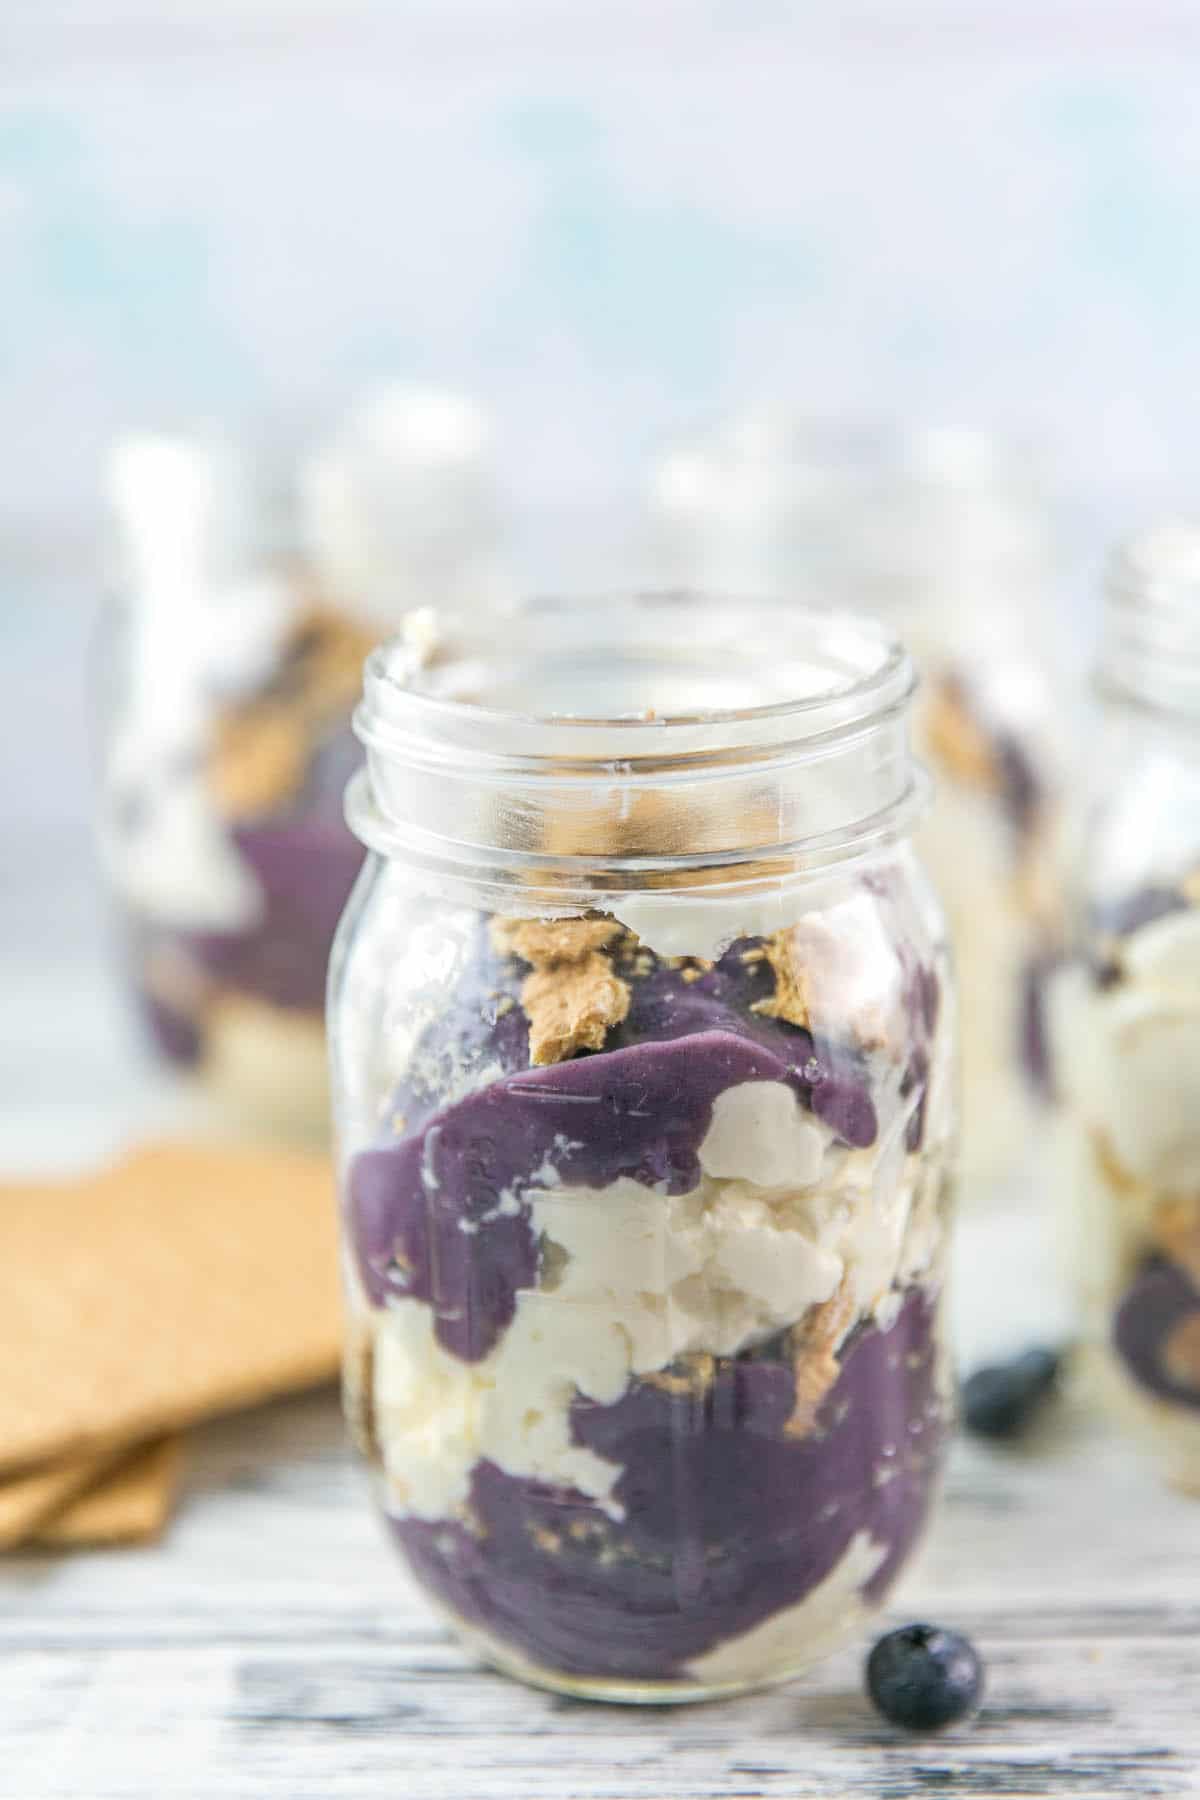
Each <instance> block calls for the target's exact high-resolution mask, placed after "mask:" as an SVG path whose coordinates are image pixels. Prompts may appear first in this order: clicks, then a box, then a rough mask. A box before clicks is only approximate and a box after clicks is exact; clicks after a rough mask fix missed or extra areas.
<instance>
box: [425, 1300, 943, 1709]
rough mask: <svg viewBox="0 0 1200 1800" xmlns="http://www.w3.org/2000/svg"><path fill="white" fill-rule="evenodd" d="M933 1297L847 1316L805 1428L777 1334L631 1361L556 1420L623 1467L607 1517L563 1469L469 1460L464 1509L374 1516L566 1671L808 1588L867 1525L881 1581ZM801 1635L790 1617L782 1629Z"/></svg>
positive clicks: (656, 1660)
mask: <svg viewBox="0 0 1200 1800" xmlns="http://www.w3.org/2000/svg"><path fill="white" fill-rule="evenodd" d="M935 1335H936V1326H935V1319H934V1315H933V1311H932V1309H931V1306H930V1304H929V1302H928V1301H927V1300H926V1298H925V1297H924V1296H923V1295H922V1294H921V1293H920V1292H919V1291H917V1290H913V1291H912V1292H910V1293H909V1295H908V1296H907V1297H906V1299H905V1301H904V1303H903V1305H902V1307H901V1310H900V1313H899V1315H898V1317H897V1318H896V1320H895V1321H894V1323H893V1324H892V1325H891V1326H890V1328H889V1329H888V1330H886V1331H883V1330H880V1329H879V1328H877V1327H875V1326H865V1327H863V1328H862V1329H860V1330H859V1331H858V1332H857V1333H856V1334H855V1335H854V1336H853V1337H852V1339H851V1340H850V1341H849V1342H848V1344H847V1345H846V1347H845V1349H844V1351H843V1353H842V1358H841V1370H840V1373H839V1375H838V1378H837V1380H836V1382H835V1383H834V1386H833V1387H832V1388H831V1390H830V1392H829V1393H828V1395H827V1396H826V1398H825V1401H824V1403H823V1405H822V1407H821V1409H820V1412H819V1414H818V1417H817V1421H816V1424H815V1427H814V1428H813V1429H812V1430H811V1431H810V1432H809V1433H808V1434H807V1435H805V1436H803V1437H794V1436H789V1435H788V1433H787V1430H786V1425H787V1421H788V1418H789V1416H790V1414H791V1411H792V1407H793V1403H794V1400H795V1378H794V1375H793V1372H792V1369H791V1366H790V1364H789V1362H788V1361H787V1360H786V1358H785V1355H784V1345H783V1343H782V1341H781V1340H776V1341H775V1342H774V1343H773V1344H771V1345H767V1346H764V1347H762V1348H761V1349H759V1350H756V1351H754V1352H751V1353H745V1354H743V1355H741V1356H738V1357H732V1358H721V1359H719V1360H718V1361H717V1362H716V1365H715V1370H714V1375H713V1380H712V1383H711V1386H710V1387H707V1388H706V1389H704V1390H703V1391H700V1392H696V1393H684V1394H679V1393H669V1392H666V1391H664V1390H663V1388H662V1387H661V1386H658V1385H655V1384H654V1383H653V1382H650V1381H645V1380H640V1381H639V1380H634V1381H633V1382H631V1383H630V1386H629V1388H628V1389H627V1390H626V1393H625V1394H624V1395H623V1396H622V1398H621V1399H620V1400H619V1401H617V1402H616V1404H615V1405H612V1406H601V1405H597V1404H595V1403H594V1402H590V1401H584V1400H580V1401H577V1402H576V1405H575V1407H574V1409H573V1411H572V1416H571V1428H572V1434H573V1436H574V1438H575V1440H576V1442H577V1443H580V1444H585V1445H587V1446H588V1447H589V1448H591V1449H593V1450H595V1451H597V1452H598V1453H599V1454H600V1455H601V1456H604V1457H606V1458H608V1459H610V1460H611V1461H613V1462H614V1463H617V1464H619V1465H620V1466H621V1468H622V1471H623V1472H622V1474H621V1476H620V1479H619V1480H618V1482H617V1484H616V1488H615V1494H614V1497H615V1499H616V1500H617V1501H618V1503H619V1504H620V1505H621V1506H622V1508H623V1509H624V1517H623V1518H621V1519H620V1520H615V1519H613V1518H611V1517H610V1516H609V1515H608V1514H607V1513H605V1512H604V1511H602V1510H601V1509H600V1508H599V1507H598V1506H596V1504H595V1503H594V1502H593V1501H591V1500H589V1499H588V1498H587V1497H586V1496H584V1495H582V1494H580V1493H578V1492H576V1491H575V1490H573V1489H570V1488H556V1487H549V1486H546V1485H545V1484H543V1483H539V1482H535V1481H529V1480H519V1479H516V1478H514V1477H512V1476H510V1475H507V1474H505V1473H504V1472H503V1470H501V1469H499V1468H498V1467H496V1465H495V1464H494V1463H490V1462H480V1463H478V1464H477V1465H476V1468H475V1472H474V1475H473V1478H472V1483H471V1494H470V1503H469V1515H470V1519H471V1524H470V1527H469V1528H468V1526H466V1525H463V1524H460V1523H456V1522H448V1521H447V1522H436V1523H432V1522H429V1521H424V1520H416V1519H398V1518H393V1519H391V1520H390V1526H391V1529H392V1531H393V1533H394V1534H395V1537H396V1539H397V1541H398V1542H399V1543H400V1545H401V1546H402V1548H403V1549H404V1551H405V1553H406V1554H407V1556H408V1559H409V1561H410V1563H411V1565H412V1567H413V1569H414V1571H415V1573H416V1575H417V1576H418V1578H419V1579H420V1580H421V1582H422V1583H423V1584H424V1585H425V1587H426V1588H427V1589H428V1590H429V1592H430V1593H431V1594H432V1595H434V1596H435V1598H436V1599H437V1600H439V1601H440V1602H441V1603H442V1604H443V1605H444V1606H446V1607H448V1608H450V1609H451V1610H452V1611H453V1612H454V1613H456V1614H457V1615H458V1616H459V1617H460V1618H462V1619H463V1620H464V1621H466V1622H467V1623H468V1624H470V1625H474V1626H477V1627H479V1628H480V1629H482V1630H484V1631H486V1632H487V1633H489V1634H490V1635H491V1636H492V1637H493V1638H495V1639H496V1640H497V1641H498V1642H499V1643H500V1644H502V1645H506V1646H509V1647H511V1649H512V1650H514V1651H515V1652H517V1653H518V1654H519V1655H520V1656H522V1657H523V1658H525V1659H527V1660H529V1661H530V1662H532V1663H534V1664H536V1665H540V1666H543V1667H545V1668H548V1669H552V1670H557V1671H561V1672H562V1673H564V1674H568V1675H576V1676H581V1677H584V1676H586V1677H592V1678H605V1677H608V1678H617V1679H622V1678H623V1679H634V1680H646V1681H670V1680H672V1679H681V1678H685V1677H686V1675H687V1673H688V1670H687V1665H688V1663H689V1662H690V1661H691V1660H692V1659H694V1658H696V1657H699V1656H702V1655H703V1654H704V1652H705V1651H707V1650H711V1649H713V1648H714V1647H716V1646H717V1645H720V1644H722V1643H724V1642H726V1641H727V1640H729V1639H731V1638H735V1637H737V1636H739V1635H740V1634H742V1633H743V1632H747V1631H750V1630H752V1629H753V1628H754V1627H755V1626H756V1625H760V1624H762V1623H763V1621H764V1620H766V1619H769V1618H771V1617H772V1615H774V1614H775V1613H778V1612H780V1611H781V1610H782V1609H784V1608H786V1607H790V1606H794V1605H796V1604H797V1603H798V1602H800V1601H802V1600H804V1599H805V1598H806V1596H808V1595H809V1594H811V1593H812V1592H813V1590H814V1589H815V1588H817V1587H818V1586H819V1585H820V1584H821V1582H823V1581H824V1580H825V1579H826V1578H827V1577H828V1576H829V1575H831V1574H832V1573H833V1571H834V1570H835V1569H836V1568H837V1566H838V1564H839V1562H840V1561H841V1559H842V1557H843V1556H844V1555H845V1553H846V1550H847V1548H848V1546H849V1545H850V1543H851V1541H852V1540H853V1539H854V1538H855V1537H856V1535H857V1534H858V1533H860V1532H863V1533H867V1534H868V1535H869V1537H870V1539H871V1541H872V1543H874V1544H875V1545H877V1546H879V1549H880V1552H881V1560H880V1562H879V1566H878V1568H877V1569H876V1570H875V1572H874V1573H873V1575H872V1576H871V1577H870V1580H869V1581H868V1582H867V1584H866V1586H865V1588H864V1589H863V1594H864V1598H865V1599H866V1600H867V1601H869V1602H871V1603H875V1602H878V1601H880V1600H881V1599H882V1598H883V1597H884V1595H885V1594H886V1593H887V1591H888V1588H889V1587H890V1585H891V1583H892V1581H893V1579H894V1578H895V1576H896V1575H897V1574H898V1573H899V1570H900V1568H901V1567H902V1565H903V1563H904V1562H905V1560H906V1558H907V1557H908V1555H909V1554H910V1552H911V1551H912V1549H913V1547H914V1544H915V1543H916V1541H917V1539H918V1537H919V1536H920V1533H921V1529H922V1527H923V1525H924V1523H925V1520H926V1518H927V1516H928V1513H929V1510H930V1506H931V1502H932V1499H933V1496H934V1491H935V1488H936V1482H937V1477H938V1471H939V1468H940V1464H941V1448H942V1442H943V1438H944V1432H945V1419H944V1414H943V1406H942V1402H941V1399H940V1396H939V1393H938V1386H937V1379H936V1366H935V1347H934V1346H935ZM797 1647H798V1651H799V1652H800V1653H802V1652H803V1647H804V1646H803V1634H802V1632H801V1631H798V1633H797Z"/></svg>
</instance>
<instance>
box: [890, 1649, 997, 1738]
mask: <svg viewBox="0 0 1200 1800" xmlns="http://www.w3.org/2000/svg"><path fill="white" fill-rule="evenodd" d="M867 1692H868V1694H869V1695H870V1697H871V1701H872V1703H873V1705H874V1706H875V1708H876V1710H877V1711H878V1712H881V1713H882V1714H883V1716H884V1718H885V1719H888V1720H890V1721H891V1723H892V1724H893V1725H900V1726H902V1727H903V1728H904V1730H905V1731H939V1730H941V1728H942V1727H943V1726H944V1725H953V1724H954V1722H955V1720H956V1719H961V1718H963V1717H964V1715H965V1714H966V1713H969V1712H970V1711H971V1709H972V1708H973V1707H974V1706H976V1705H977V1704H978V1702H979V1697H980V1694H981V1693H982V1692H983V1665H982V1663H981V1662H980V1660H979V1654H978V1652H977V1651H976V1649H975V1646H974V1645H973V1644H972V1643H971V1642H970V1641H969V1640H968V1639H967V1638H965V1637H961V1636H960V1635H959V1633H958V1632H957V1631H943V1630H942V1629H941V1627H940V1626H938V1625H902V1626H901V1627H900V1629H899V1630H898V1631H889V1632H888V1633H887V1635H886V1637H881V1638H880V1640H879V1642H878V1643H877V1644H876V1645H875V1647H874V1649H873V1650H872V1651H871V1654H870V1656H869V1657H868V1658H867Z"/></svg>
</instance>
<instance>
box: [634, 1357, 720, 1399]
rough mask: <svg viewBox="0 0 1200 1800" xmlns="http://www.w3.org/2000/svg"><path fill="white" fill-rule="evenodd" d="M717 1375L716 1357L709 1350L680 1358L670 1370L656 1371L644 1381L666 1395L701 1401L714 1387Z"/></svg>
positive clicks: (646, 1376) (644, 1378)
mask: <svg viewBox="0 0 1200 1800" xmlns="http://www.w3.org/2000/svg"><path fill="white" fill-rule="evenodd" d="M716 1374H717V1359H716V1357H715V1356H712V1355H711V1354H710V1353H709V1352H708V1351H707V1350H693V1351H691V1352H690V1353H689V1354H688V1355H686V1356H681V1357H679V1358H678V1359H677V1360H676V1361H675V1362H674V1363H672V1364H671V1365H670V1367H669V1368H666V1369H655V1370H653V1371H652V1372H651V1373H650V1374H649V1375H644V1376H643V1377H642V1379H643V1381H646V1382H648V1383H649V1385H650V1386H651V1387H655V1388H658V1389H660V1391H661V1392H662V1393H664V1394H673V1395H676V1396H678V1397H683V1396H685V1395H692V1396H693V1397H694V1398H697V1399H699V1398H700V1397H701V1396H702V1395H704V1394H706V1393H707V1392H708V1391H709V1389H710V1388H711V1387H712V1384H713V1382H714V1381H715V1379H716Z"/></svg>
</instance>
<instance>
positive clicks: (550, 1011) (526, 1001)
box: [521, 951, 629, 1068]
mask: <svg viewBox="0 0 1200 1800" xmlns="http://www.w3.org/2000/svg"><path fill="white" fill-rule="evenodd" d="M521 1005H522V1006H523V1007H524V1009H525V1014H526V1017H527V1018H528V1020H529V1057H530V1061H531V1062H532V1063H533V1065H534V1067H535V1068H537V1067H542V1066H544V1065H546V1064H547V1063H556V1062H562V1061H564V1059H565V1058H566V1057H568V1056H574V1055H575V1053H576V1051H577V1050H600V1049H603V1047H604V1040H605V1038H606V1037H607V1036H608V1033H609V1030H610V1029H611V1027H612V1026H614V1025H619V1024H620V1023H621V1020H622V1019H623V1018H624V1017H625V1015H626V1013H627V1012H628V1011H629V988H628V986H627V984H626V983H625V982H623V981H622V980H621V978H620V976H619V975H616V974H614V973H613V967H612V964H611V963H610V962H609V960H608V958H607V957H605V956H601V955H600V953H599V952H598V951H593V952H592V954H591V955H590V956H586V957H584V959H583V960H582V962H569V963H553V964H550V965H548V966H546V967H544V968H539V969H535V970H534V971H533V973H532V975H529V976H527V977H526V979H525V982H524V985H523V986H522V988H521Z"/></svg>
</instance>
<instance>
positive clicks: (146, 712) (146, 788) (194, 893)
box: [100, 438, 299, 931]
mask: <svg viewBox="0 0 1200 1800" xmlns="http://www.w3.org/2000/svg"><path fill="white" fill-rule="evenodd" d="M109 486H110V493H111V499H112V503H113V507H114V511H115V513H116V517H117V522H118V525H119V527H120V533H121V540H122V551H123V560H124V570H125V592H124V596H123V597H124V601H125V634H126V640H127V647H126V648H125V652H124V653H125V656H126V663H125V666H124V668H123V669H122V671H121V673H122V687H121V693H120V708H119V712H118V715H117V717H116V718H115V719H114V721H113V726H112V735H111V738H110V742H109V746H108V766H107V771H106V784H105V800H104V805H103V808H102V811H101V819H100V848H101V855H102V857H103V860H104V863H105V866H106V868H107V871H108V874H109V878H110V880H111V881H112V883H113V885H114V887H115V888H116V889H117V890H118V892H119V893H121V894H122V895H123V896H124V898H125V899H126V900H127V901H128V902H129V903H130V904H131V905H132V906H133V907H134V908H136V909H137V910H138V911H140V912H142V913H145V914H146V915H148V916H149V917H151V918H153V919H156V920H159V921H161V922H163V923H165V924H170V925H176V926H179V927H180V928H181V929H184V930H192V929H196V930H205V929H207V930H213V931H226V930H228V931H236V930H240V929H243V928H245V927H247V926H250V925H252V924H253V923H254V922H255V920H256V919H257V918H258V916H259V914H260V909H261V906H262V895H261V892H260V890H259V886H258V883H257V881H256V880H255V877H254V875H253V873H252V872H251V870H250V869H249V868H247V866H246V864H245V863H244V861H243V860H242V858H241V857H240V856H239V854H238V852H237V850H236V848H235V846H234V845H233V843H232V841H231V840H230V837H229V833H228V829H227V827H226V826H225V824H224V822H223V821H222V819H221V817H220V815H219V813H218V810H217V807H216V805H215V803H214V801H213V798H212V796H211V794H210V791H209V787H208V783H207V781H206V779H205V772H204V752H205V749H206V746H207V743H208V737H209V732H210V730H211V725H212V715H213V708H214V695H216V694H224V695H227V696H229V695H237V694H244V693H248V692H250V691H252V690H253V689H254V688H255V687H256V686H257V685H258V684H259V683H261V682H262V681H263V680H264V679H265V678H266V676H267V675H268V674H269V673H270V670H271V669H272V667H273V666H274V664H275V662H276V660H277V658H278V655H279V650H280V646H281V643H282V641H283V639H284V637H285V635H286V632H287V630H288V628H289V626H290V624H291V622H292V620H293V618H294V617H295V614H296V611H297V608H298V605H299V599H298V596H297V594H296V591H295V589H294V588H293V586H292V584H291V583H290V582H287V581H285V580H283V579H282V578H281V577H277V576H274V575H270V574H263V575H258V576H253V577H246V576H245V575H244V573H242V571H243V570H244V569H245V567H246V566H247V560H248V558H249V557H250V556H251V541H252V537H253V530H252V521H250V520H249V519H248V518H247V516H246V506H245V498H244V496H245V491H246V487H247V483H246V480H245V471H244V470H243V469H242V468H241V466H240V464H239V462H238V459H237V458H236V457H235V456H234V455H233V454H232V452H230V451H228V450H224V449H220V448H215V447H205V446H203V445H200V444H192V443H187V442H184V441H181V440H175V439H170V438H134V439H130V440H128V441H126V442H124V443H122V444H120V445H118V447H117V449H116V450H115V452H114V453H113V457H112V459H111V464H110V471H109ZM130 815H131V816H130Z"/></svg>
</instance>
